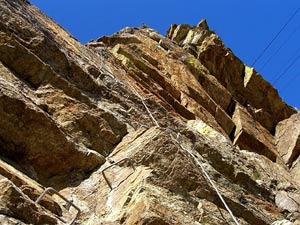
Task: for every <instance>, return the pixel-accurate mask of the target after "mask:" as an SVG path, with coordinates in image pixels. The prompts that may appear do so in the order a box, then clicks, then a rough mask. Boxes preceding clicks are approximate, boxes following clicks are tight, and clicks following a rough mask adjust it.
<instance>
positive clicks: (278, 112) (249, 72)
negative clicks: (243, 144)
mask: <svg viewBox="0 0 300 225" xmlns="http://www.w3.org/2000/svg"><path fill="white" fill-rule="evenodd" d="M244 87H245V90H244V91H243V93H242V94H243V96H244V97H245V98H246V99H247V102H248V103H249V104H250V105H251V106H252V107H254V109H253V110H250V113H251V114H252V116H253V117H254V118H255V120H257V121H258V122H259V123H260V124H261V125H263V126H264V127H265V128H266V129H267V130H269V131H270V132H271V133H272V134H274V133H275V127H276V124H277V123H278V122H279V121H281V120H284V119H287V118H289V117H290V116H291V115H292V114H294V113H296V111H295V109H293V108H292V107H290V106H288V105H287V104H286V103H285V102H283V100H282V99H281V98H280V97H279V95H278V92H277V90H276V89H275V88H273V87H272V86H271V84H269V83H268V82H267V81H266V80H265V79H263V78H262V76H261V75H259V74H258V73H257V72H256V71H255V70H254V69H253V68H249V67H247V66H246V68H245V77H244ZM260 109H261V110H260ZM258 110H260V111H258ZM257 111H258V112H257Z"/></svg>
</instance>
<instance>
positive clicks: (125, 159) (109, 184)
mask: <svg viewBox="0 0 300 225" xmlns="http://www.w3.org/2000/svg"><path fill="white" fill-rule="evenodd" d="M124 161H128V162H129V163H130V165H131V167H132V169H133V170H134V171H135V167H134V165H133V163H132V160H131V159H130V158H128V157H127V158H124V159H121V160H120V161H118V162H115V163H113V164H111V165H109V166H108V167H106V168H104V169H103V170H102V175H103V177H104V180H105V181H106V183H107V185H108V186H109V188H110V190H113V187H112V185H111V183H110V182H109V180H108V179H107V177H106V175H105V173H104V172H105V170H108V169H109V168H111V167H113V166H115V165H117V164H120V163H121V162H124Z"/></svg>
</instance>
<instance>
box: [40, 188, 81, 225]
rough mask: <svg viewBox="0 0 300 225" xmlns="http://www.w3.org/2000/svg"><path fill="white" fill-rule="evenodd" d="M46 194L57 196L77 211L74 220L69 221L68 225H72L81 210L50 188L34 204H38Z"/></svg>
mask: <svg viewBox="0 0 300 225" xmlns="http://www.w3.org/2000/svg"><path fill="white" fill-rule="evenodd" d="M48 192H53V193H54V194H56V195H58V196H59V197H60V198H61V199H63V200H64V201H65V202H67V203H68V205H70V206H73V207H74V208H75V209H76V210H77V214H76V216H75V218H74V219H73V220H72V221H71V223H70V224H69V225H72V224H73V223H74V222H75V220H76V219H77V218H78V216H79V214H80V212H81V210H80V209H79V208H78V207H77V206H76V205H74V203H73V202H72V201H69V200H68V199H66V198H65V197H64V196H63V195H61V194H60V193H59V192H58V191H56V190H55V189H54V188H52V187H48V188H46V189H45V190H44V192H43V193H42V194H41V195H40V196H39V197H38V198H37V200H36V201H35V203H36V204H39V202H40V201H41V200H42V198H43V197H44V196H45V195H46V194H47V193H48Z"/></svg>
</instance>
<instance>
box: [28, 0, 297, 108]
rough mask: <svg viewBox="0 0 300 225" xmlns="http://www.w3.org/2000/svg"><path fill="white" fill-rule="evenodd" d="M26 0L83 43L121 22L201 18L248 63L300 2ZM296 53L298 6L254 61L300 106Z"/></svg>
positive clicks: (155, 23) (160, 25)
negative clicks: (288, 22)
mask: <svg viewBox="0 0 300 225" xmlns="http://www.w3.org/2000/svg"><path fill="white" fill-rule="evenodd" d="M30 1H31V3H33V4H35V5H36V6H38V7H39V8H40V9H41V10H42V11H44V12H45V13H46V14H47V15H49V16H50V17H51V18H53V19H54V20H55V21H56V22H58V23H59V24H60V25H62V26H63V27H64V28H66V29H67V30H68V31H70V32H71V33H72V34H73V35H74V36H75V37H76V38H77V39H78V40H79V41H81V42H82V43H86V42H87V41H89V40H92V39H96V38H98V37H100V36H103V35H111V34H113V33H114V32H116V31H118V30H120V29H122V28H124V27H126V26H131V27H138V26H140V25H141V23H145V24H147V25H148V26H150V27H152V28H154V29H156V30H157V31H159V32H160V33H162V34H165V33H166V30H167V29H168V28H169V26H170V24H172V23H177V24H180V23H188V24H191V25H194V24H197V23H198V22H199V21H200V20H201V19H202V18H206V19H207V21H208V24H209V26H210V28H211V29H212V30H214V31H216V33H217V34H218V35H219V36H220V37H221V38H222V40H223V41H224V42H225V44H226V45H227V47H229V48H230V49H232V50H233V52H234V53H235V54H236V55H237V56H238V57H239V58H240V59H241V60H242V61H243V62H245V63H246V64H248V65H251V64H252V63H253V62H254V60H255V58H256V57H257V56H258V55H259V54H260V53H261V51H262V50H263V49H264V48H265V47H266V45H267V44H268V43H269V42H270V41H271V39H272V38H273V37H274V36H275V35H276V34H277V32H278V31H279V30H280V28H282V27H283V25H284V24H285V22H286V21H287V20H288V18H289V17H291V16H292V14H294V12H295V11H296V10H297V9H298V8H299V7H300V1H299V0H285V1H283V0H251V1H250V0H245V1H241V0H226V1H225V0H202V1H201V0H189V1H177V0H172V1H171V0H151V1H143V0H139V1H137V0H131V1H124V0H123V1H121V0H109V1H101V0H86V1H79V0H78V1H77V0H48V1H46V0H30ZM286 40H288V41H286ZM284 43H285V44H284ZM281 46H282V47H281ZM280 47H281V49H280V51H279V52H278V53H276V52H277V51H278V49H279V48H280ZM299 54H300V11H299V12H298V14H297V15H296V16H295V17H294V19H293V20H292V21H291V23H290V24H289V26H287V28H286V29H285V30H284V32H282V34H281V35H280V36H279V38H278V39H276V41H275V42H274V44H273V45H272V46H271V47H270V49H269V50H268V51H267V52H266V54H265V55H264V56H263V57H262V58H261V59H260V60H259V61H258V62H257V63H256V64H255V68H256V69H257V70H258V71H259V72H260V73H261V74H262V75H263V76H264V78H265V79H267V80H268V81H270V82H272V81H274V79H275V78H276V77H278V76H281V79H279V80H278V81H277V82H276V84H275V87H276V88H277V89H278V90H279V93H280V95H281V96H282V97H283V99H284V100H285V101H286V102H287V103H289V104H290V105H292V106H295V107H297V108H300V88H299V84H300V55H299ZM297 55H299V59H298V60H297ZM270 57H272V58H271V60H269V59H270ZM266 62H268V63H267V64H266V66H265V67H263V65H264V64H265V63H266ZM293 62H294V65H293V66H290V67H289V65H290V64H292V63H293Z"/></svg>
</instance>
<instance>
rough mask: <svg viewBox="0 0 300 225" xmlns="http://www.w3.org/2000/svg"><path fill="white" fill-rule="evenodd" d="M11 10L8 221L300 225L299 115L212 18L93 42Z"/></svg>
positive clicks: (29, 8)
mask: <svg viewBox="0 0 300 225" xmlns="http://www.w3.org/2000/svg"><path fill="white" fill-rule="evenodd" d="M0 6H1V12H0V18H1V20H0V37H1V38H0V190H1V191H0V221H1V224H65V223H71V221H72V220H74V219H75V220H76V223H77V224H111V225H112V224H114V225H117V224H127V225H131V224H140V225H155V224H163V225H172V224H195V225H199V224H234V223H235V222H234V220H233V219H235V220H236V221H238V223H239V224H245V225H246V224H257V225H260V224H262V225H266V224H298V223H299V221H300V216H299V215H300V205H299V201H300V199H299V196H300V189H299V179H297V178H299V177H300V172H299V171H300V169H299V168H300V157H299V148H298V147H299V146H298V137H299V132H298V122H299V118H298V114H296V110H294V109H293V108H292V107H290V106H288V105H287V104H286V103H284V102H283V101H282V99H281V98H280V97H279V96H278V94H277V91H276V90H275V89H274V88H273V87H272V86H271V85H270V84H269V83H268V82H267V81H265V80H264V79H263V78H262V76H260V75H259V74H258V73H257V72H256V71H255V70H254V69H253V68H249V67H248V66H246V65H244V64H243V63H242V62H241V60H239V59H238V58H237V57H236V56H235V55H234V54H233V53H232V51H231V50H230V49H228V48H226V47H225V45H224V44H223V43H222V41H221V39H220V38H219V37H218V36H217V35H216V34H215V33H214V32H212V31H211V30H209V27H208V25H207V23H206V21H205V20H203V21H201V22H200V23H199V24H198V25H196V26H190V25H187V24H182V25H172V26H171V27H170V29H169V31H168V33H167V36H166V37H164V36H163V35H161V34H159V33H157V32H156V31H155V30H153V29H151V28H148V27H147V26H143V27H140V28H124V29H123V30H121V31H119V32H117V33H116V34H114V35H112V36H105V37H101V38H98V39H97V40H93V41H91V42H89V43H87V44H86V45H82V44H80V43H79V42H78V41H77V40H76V39H75V38H73V37H72V36H71V35H70V34H69V33H68V32H67V31H66V30H64V29H63V28H61V27H60V26H59V25H57V24H56V23H54V22H53V21H52V20H51V19H50V18H48V17H47V16H45V15H44V14H43V13H42V12H40V11H39V10H38V9H37V8H36V7H35V6H33V5H31V4H30V3H29V2H27V1H22V0H14V1H8V0H0ZM275 128H276V132H275ZM49 186H52V187H53V188H55V189H56V190H57V191H58V192H57V193H52V192H50V193H48V194H46V195H42V193H43V191H44V190H45V188H46V187H49ZM48 190H49V189H48ZM51 190H52V189H51ZM41 195H42V198H39V197H40V196H41ZM61 196H63V198H61ZM220 196H221V198H220ZM64 198H65V199H64ZM223 200H224V201H225V202H226V206H225V205H224V202H223ZM74 206H76V207H77V209H78V210H79V213H77V211H76V208H74ZM228 208H230V210H231V211H228ZM233 217H234V218H233ZM73 224H74V223H73Z"/></svg>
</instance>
